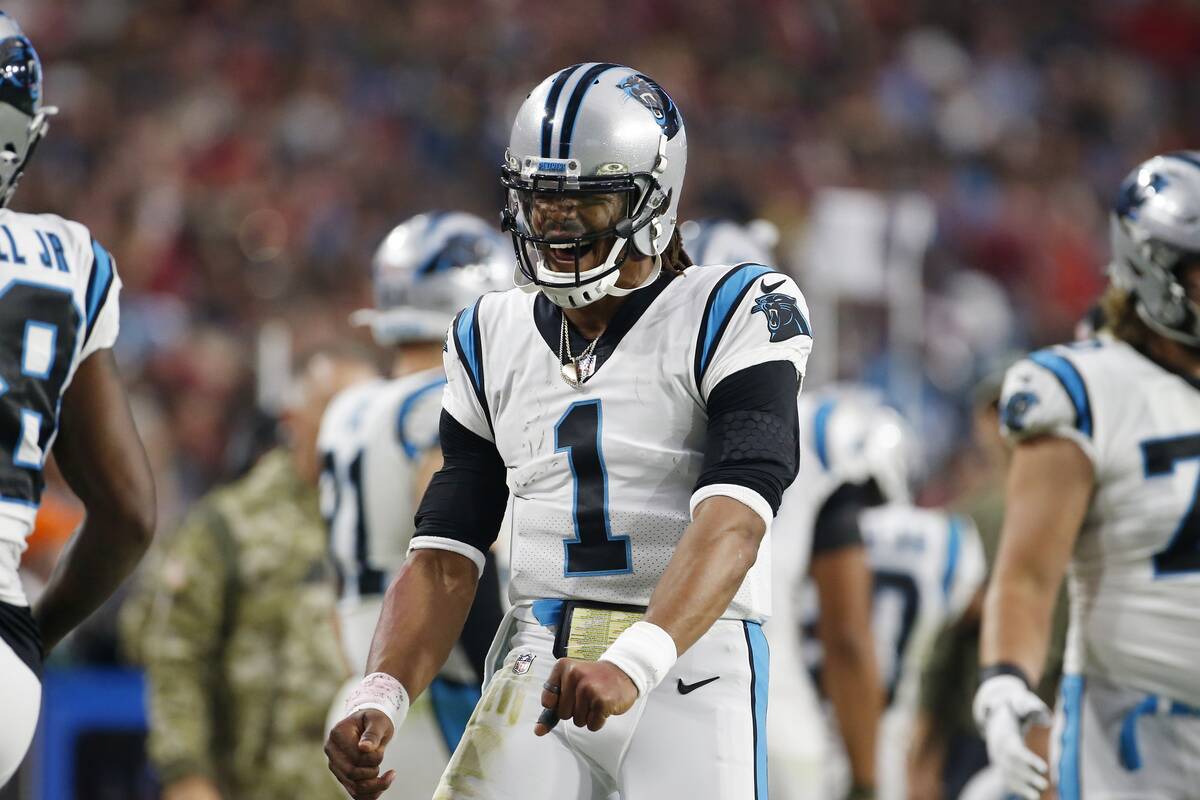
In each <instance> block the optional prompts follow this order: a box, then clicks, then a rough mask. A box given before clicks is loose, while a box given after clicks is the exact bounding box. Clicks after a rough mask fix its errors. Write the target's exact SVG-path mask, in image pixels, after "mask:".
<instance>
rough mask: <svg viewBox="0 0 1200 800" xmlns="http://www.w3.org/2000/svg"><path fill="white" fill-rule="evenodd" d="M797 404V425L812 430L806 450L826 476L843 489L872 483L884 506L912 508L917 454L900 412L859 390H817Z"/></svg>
mask: <svg viewBox="0 0 1200 800" xmlns="http://www.w3.org/2000/svg"><path fill="white" fill-rule="evenodd" d="M802 403H803V404H804V405H803V407H804V408H805V410H806V413H805V415H804V416H803V417H802V418H801V424H807V425H809V426H810V427H811V430H810V436H809V446H810V447H812V448H814V450H815V451H816V455H817V457H818V459H819V460H820V461H821V463H822V465H823V466H824V467H825V469H826V470H827V471H828V472H829V473H831V474H832V475H834V476H835V478H836V479H837V480H838V481H839V482H842V483H864V482H866V481H868V480H872V479H873V480H874V481H875V483H876V484H877V485H878V486H879V489H880V491H881V492H882V493H883V496H884V497H885V498H886V499H887V501H888V502H890V503H910V502H912V494H913V492H912V487H913V486H914V484H916V483H917V481H918V479H919V478H920V477H921V476H920V473H921V451H920V446H919V445H918V443H917V436H916V433H915V431H914V430H913V428H912V426H911V425H909V423H908V420H906V419H905V418H904V416H903V415H901V414H900V412H899V411H897V410H896V409H894V408H892V407H891V406H888V405H886V404H885V403H884V402H883V398H882V397H880V395H879V394H878V393H876V392H874V391H872V390H869V389H866V388H864V387H858V386H835V387H830V388H826V389H822V390H819V391H817V392H814V393H813V394H812V395H811V396H809V397H807V398H806V399H805V400H803V401H802Z"/></svg>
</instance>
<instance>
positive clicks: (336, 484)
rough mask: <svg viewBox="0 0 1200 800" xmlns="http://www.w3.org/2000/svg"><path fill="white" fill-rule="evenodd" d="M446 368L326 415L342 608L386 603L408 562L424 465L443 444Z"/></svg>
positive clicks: (380, 385) (380, 386)
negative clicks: (420, 468) (397, 574)
mask: <svg viewBox="0 0 1200 800" xmlns="http://www.w3.org/2000/svg"><path fill="white" fill-rule="evenodd" d="M445 385H446V376H445V374H444V373H443V372H442V370H440V369H434V370H427V371H424V372H418V373H415V374H413V375H406V376H405V377H403V378H399V379H397V380H389V381H383V380H380V381H370V382H368V383H361V384H358V385H355V386H351V387H350V388H348V389H346V390H344V391H342V392H341V393H339V394H338V395H337V396H336V397H335V398H334V399H333V400H332V401H331V402H330V403H329V407H328V408H327V409H326V410H325V416H324V417H323V418H322V419H321V430H320V434H319V435H318V437H317V448H318V450H319V451H320V455H321V464H322V472H321V511H322V513H323V514H324V515H325V519H326V520H327V522H328V524H329V531H330V549H331V551H332V553H333V557H334V562H335V563H336V565H337V568H338V574H339V577H340V579H341V580H340V583H341V586H342V589H341V592H342V594H341V599H342V605H343V606H344V607H345V606H354V605H356V604H357V603H359V602H360V601H362V600H363V599H364V598H370V597H377V596H381V595H382V594H383V593H384V592H385V591H386V590H387V587H388V584H389V583H390V582H391V579H392V576H393V575H394V574H395V572H396V570H398V569H399V568H400V566H401V564H403V563H404V557H405V554H406V553H407V552H408V540H409V539H410V538H411V537H412V532H413V516H414V514H415V513H416V509H417V503H418V502H419V499H420V498H419V494H418V492H419V491H421V490H422V489H423V488H424V487H418V486H417V485H416V480H417V474H418V466H419V464H420V461H421V457H422V456H423V455H424V454H425V452H426V451H427V450H429V449H430V448H431V447H434V446H436V445H437V443H438V419H439V417H440V415H441V404H442V387H444V386H445Z"/></svg>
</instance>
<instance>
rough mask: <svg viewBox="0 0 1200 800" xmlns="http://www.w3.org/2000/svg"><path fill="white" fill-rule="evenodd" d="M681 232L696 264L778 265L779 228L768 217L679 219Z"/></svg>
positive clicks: (689, 253)
mask: <svg viewBox="0 0 1200 800" xmlns="http://www.w3.org/2000/svg"><path fill="white" fill-rule="evenodd" d="M679 233H680V235H681V236H682V237H683V246H684V249H686V250H687V253H688V255H689V256H691V258H692V262H693V263H695V264H701V265H708V264H741V263H744V262H750V263H753V264H762V265H763V266H767V267H774V266H777V264H776V258H775V252H774V248H775V245H776V244H778V243H779V229H778V228H776V227H775V226H774V225H772V224H771V223H770V222H768V221H767V220H765V219H756V220H754V221H753V222H750V223H748V224H746V225H739V224H738V223H736V222H734V221H732V220H728V219H702V220H691V219H689V220H688V221H687V222H682V223H680V225H679Z"/></svg>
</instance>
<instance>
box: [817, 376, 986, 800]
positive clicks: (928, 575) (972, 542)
mask: <svg viewBox="0 0 1200 800" xmlns="http://www.w3.org/2000/svg"><path fill="white" fill-rule="evenodd" d="M800 419H801V429H802V432H803V435H804V437H805V438H804V439H803V440H802V441H805V442H807V443H808V445H809V446H808V447H806V448H805V452H806V453H811V454H812V455H813V457H814V459H815V461H816V462H817V463H816V465H814V467H813V469H812V470H806V474H813V473H814V472H815V473H817V474H820V475H822V476H823V477H825V479H826V481H827V483H826V485H828V486H831V487H833V486H836V488H834V489H833V490H832V491H831V492H830V497H831V498H833V502H832V503H828V502H827V503H826V506H825V508H823V509H822V511H821V512H820V513H819V516H818V520H817V525H816V527H817V528H818V529H820V530H821V531H822V533H821V534H820V536H819V537H818V538H832V541H828V542H826V543H825V546H824V547H823V548H822V547H821V546H818V548H817V549H815V550H814V554H813V560H814V569H813V573H814V576H816V579H817V581H818V584H819V582H820V581H821V579H822V577H823V576H822V575H821V571H822V568H823V566H822V564H821V561H822V559H825V558H830V557H837V556H836V554H837V553H839V552H841V551H844V550H846V549H848V547H849V545H850V544H851V543H861V545H862V546H863V547H864V552H865V555H866V560H867V565H868V567H869V570H870V578H869V580H870V585H871V624H870V630H871V632H872V635H873V637H874V647H875V658H876V661H877V663H878V665H879V674H880V678H881V681H882V684H883V688H884V692H885V697H884V703H885V705H884V712H883V714H882V716H881V718H880V723H879V724H880V728H879V731H878V735H877V744H876V745H875V784H876V786H877V787H878V788H877V789H876V792H875V796H876V797H879V798H889V800H902V798H903V797H904V796H905V787H906V785H907V780H906V775H905V773H906V766H905V763H906V759H907V752H908V741H909V739H910V738H911V736H912V729H913V724H914V721H915V719H916V712H917V700H918V690H919V684H920V678H921V665H922V663H923V661H924V660H925V656H926V654H927V653H928V651H929V648H930V646H931V645H932V643H933V640H934V638H935V637H936V636H937V634H938V632H939V631H940V630H941V629H942V628H943V627H944V626H945V625H947V624H952V623H953V622H955V621H956V620H957V619H958V618H959V617H960V616H961V615H962V613H963V612H964V611H965V610H966V609H967V607H968V606H969V605H970V603H971V600H972V599H973V598H974V596H975V594H976V593H977V592H978V591H979V588H980V586H981V585H982V583H983V578H984V574H985V572H986V566H985V562H984V554H983V544H982V542H981V540H980V538H979V533H978V531H977V530H976V528H975V525H974V523H973V522H971V521H970V520H969V519H968V518H966V517H962V516H960V515H956V514H949V513H947V512H945V511H941V510H938V509H927V508H917V507H916V506H914V505H913V502H912V494H911V490H910V487H911V486H912V485H913V483H915V480H914V477H915V475H916V472H917V447H916V445H915V434H914V433H913V432H912V430H911V429H910V428H909V425H908V423H907V421H905V419H904V418H903V417H902V416H901V415H900V414H899V413H898V412H896V411H895V410H894V409H891V408H889V407H888V406H886V405H884V404H883V403H882V402H881V401H880V399H879V397H878V396H877V395H875V394H874V393H871V392H869V391H866V390H864V389H851V388H849V387H842V388H831V389H828V390H824V391H822V392H819V393H817V394H814V395H808V396H806V397H805V398H804V402H803V403H802V404H801V417H800ZM810 437H811V438H810ZM804 467H807V464H802V468H804ZM816 483H817V484H818V485H820V481H818V482H816ZM839 497H841V498H849V497H858V498H860V500H861V506H856V508H857V511H849V505H846V506H845V508H844V510H842V511H838V510H837V507H838V505H839V501H838V499H837V498H839ZM827 528H828V529H831V530H833V531H835V535H834V536H833V537H830V536H829V533H828V531H826V530H825V529H827ZM826 582H827V583H828V582H829V581H828V580H826ZM831 595H832V596H833V597H834V598H835V599H836V597H837V595H836V594H833V593H832V592H831V591H830V590H829V589H828V588H825V590H824V591H822V592H821V597H820V598H818V602H819V601H820V600H824V599H826V598H827V597H829V596H831ZM813 605H814V606H815V605H816V603H814V604H813ZM826 605H828V604H826ZM810 611H811V613H812V614H813V615H816V614H817V609H816V608H812V609H810ZM820 614H822V615H823V616H821V617H818V621H817V622H816V624H815V625H814V626H812V627H811V628H810V629H812V628H815V630H816V631H821V630H822V629H823V628H825V627H827V626H828V624H829V623H828V621H827V617H828V616H829V615H828V609H827V608H826V606H821V607H820ZM835 635H836V634H835V633H831V632H827V631H826V632H824V634H823V635H822V636H820V637H819V641H814V642H812V643H811V644H810V645H809V646H807V647H806V655H808V654H811V655H812V656H813V658H812V659H810V664H812V665H813V667H814V671H815V672H816V673H817V674H818V675H820V677H821V678H822V681H823V682H826V685H828V680H829V679H830V678H831V677H834V676H832V675H826V674H823V673H825V671H826V670H828V669H830V668H831V667H830V664H829V661H828V659H827V658H825V657H823V653H822V650H823V649H825V648H823V646H822V645H823V643H824V642H827V641H829V640H830V639H831V638H833V637H834V636H835ZM835 710H836V707H835ZM837 717H838V719H839V720H842V719H844V718H846V717H847V715H846V713H845V712H844V711H839V713H838V714H837ZM846 744H847V746H848V747H847V749H848V750H849V751H850V752H851V753H852V752H853V750H852V748H853V746H854V745H853V742H851V741H849V738H848V737H847V742H846ZM836 751H837V749H836V748H835V753H836ZM830 760H831V761H836V759H830ZM848 766H850V767H851V771H852V773H853V780H854V782H855V783H858V784H860V785H861V780H862V779H861V777H860V774H859V773H861V768H858V769H855V768H854V764H853V761H852V762H851V764H849V765H848ZM837 772H838V770H830V773H831V775H830V778H831V781H830V782H831V783H832V784H834V785H835V786H836V785H837V784H838V783H839V782H840V781H842V780H844V779H843V778H842V776H839V775H837ZM860 794H863V792H861V791H860ZM833 796H835V797H838V796H842V795H841V793H838V792H835V793H834V794H833Z"/></svg>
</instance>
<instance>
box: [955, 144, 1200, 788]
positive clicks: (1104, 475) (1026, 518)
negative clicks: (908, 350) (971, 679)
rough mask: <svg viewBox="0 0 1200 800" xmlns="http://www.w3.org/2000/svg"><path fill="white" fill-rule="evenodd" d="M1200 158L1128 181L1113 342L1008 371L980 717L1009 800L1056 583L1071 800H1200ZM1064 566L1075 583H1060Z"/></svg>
mask: <svg viewBox="0 0 1200 800" xmlns="http://www.w3.org/2000/svg"><path fill="white" fill-rule="evenodd" d="M1198 217H1200V152H1197V151H1184V152H1177V153H1168V154H1165V155H1161V156H1157V157H1155V158H1152V159H1150V160H1149V161H1146V162H1144V163H1143V164H1141V165H1139V166H1138V167H1137V168H1136V169H1135V170H1134V171H1133V172H1132V173H1130V175H1129V176H1128V177H1127V178H1126V179H1125V181H1124V183H1123V184H1122V185H1121V188H1120V191H1119V193H1118V197H1117V201H1116V205H1115V208H1114V210H1113V213H1112V216H1111V241H1112V253H1113V258H1112V262H1111V265H1110V267H1109V274H1110V277H1111V285H1110V287H1109V289H1108V293H1107V295H1106V299H1105V303H1104V315H1103V316H1104V325H1105V327H1106V329H1107V331H1108V332H1109V333H1110V334H1111V335H1108V336H1103V337H1098V338H1096V339H1093V340H1090V341H1086V342H1081V343H1077V344H1074V345H1069V346H1061V347H1052V348H1049V349H1046V350H1041V351H1038V352H1036V353H1033V354H1032V355H1031V356H1029V357H1028V358H1027V359H1025V360H1023V361H1021V362H1018V363H1017V364H1016V365H1015V366H1014V367H1012V368H1011V369H1010V370H1009V372H1008V375H1007V377H1006V379H1005V385H1004V391H1003V397H1002V399H1001V412H1002V413H1001V424H1002V426H1003V429H1004V431H1005V433H1006V435H1007V436H1009V437H1010V438H1011V439H1012V440H1013V441H1014V442H1015V443H1016V446H1015V448H1014V453H1013V458H1012V464H1011V467H1010V470H1009V476H1008V487H1007V501H1008V502H1007V506H1006V513H1005V519H1004V526H1003V530H1002V533H1001V542H1000V551H999V554H998V557H997V562H996V566H995V570H994V574H993V577H992V580H991V582H990V585H989V588H988V592H987V596H986V599H985V603H984V615H983V633H982V641H981V651H982V652H981V659H982V665H983V668H982V671H981V680H982V682H981V684H980V687H979V690H978V692H977V694H976V696H975V703H974V710H975V716H976V720H977V721H978V723H979V725H980V729H981V730H982V731H983V733H984V735H985V737H986V739H987V744H988V754H989V756H990V758H991V760H992V762H993V764H995V765H997V766H998V767H999V769H1000V770H1001V771H1002V772H1003V773H1004V777H1005V782H1006V784H1007V787H1008V789H1009V790H1010V791H1012V792H1014V793H1016V794H1018V795H1020V796H1021V797H1026V798H1033V797H1037V796H1038V794H1039V793H1040V792H1041V791H1042V790H1043V789H1044V788H1045V787H1046V786H1047V784H1048V782H1049V779H1050V776H1049V775H1048V770H1047V765H1046V763H1045V762H1044V761H1043V760H1042V759H1041V758H1039V757H1038V756H1036V755H1035V754H1034V753H1033V752H1032V751H1031V750H1029V749H1028V748H1027V747H1026V745H1025V743H1024V742H1023V739H1022V730H1023V728H1024V727H1026V726H1028V725H1030V724H1047V722H1048V721H1049V711H1048V709H1047V708H1046V706H1045V705H1044V704H1043V703H1042V702H1041V701H1039V700H1038V698H1037V696H1036V695H1035V694H1034V693H1033V692H1032V691H1031V690H1030V688H1029V687H1030V685H1031V684H1032V683H1035V682H1036V681H1037V680H1038V677H1039V671H1040V668H1041V665H1042V663H1043V660H1044V654H1045V652H1046V647H1047V640H1048V637H1049V631H1050V614H1051V609H1052V607H1053V604H1054V598H1055V595H1056V593H1057V591H1058V587H1059V584H1060V583H1061V581H1062V579H1063V574H1064V572H1066V573H1067V575H1068V587H1069V590H1070V601H1071V622H1070V627H1069V629H1068V634H1067V648H1066V655H1065V664H1064V677H1063V681H1062V685H1061V691H1060V699H1059V703H1058V711H1057V714H1056V717H1055V722H1054V727H1055V732H1054V733H1053V735H1052V736H1051V758H1052V760H1053V761H1055V762H1056V765H1057V768H1056V772H1055V774H1054V776H1053V778H1054V782H1055V783H1056V784H1057V787H1058V795H1059V797H1061V798H1063V799H1064V800H1075V798H1099V797H1105V798H1107V797H1138V798H1184V797H1195V796H1196V785H1195V779H1194V767H1195V764H1196V763H1198V762H1200V670H1197V668H1196V664H1197V663H1198V662H1200V615H1198V614H1197V608H1200V506H1198V505H1197V504H1198V500H1197V498H1198V496H1200V494H1198V492H1197V486H1198V485H1200V480H1198V475H1200V227H1198V226H1197V224H1196V220H1197V218H1198ZM1068 565H1069V570H1068Z"/></svg>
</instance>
